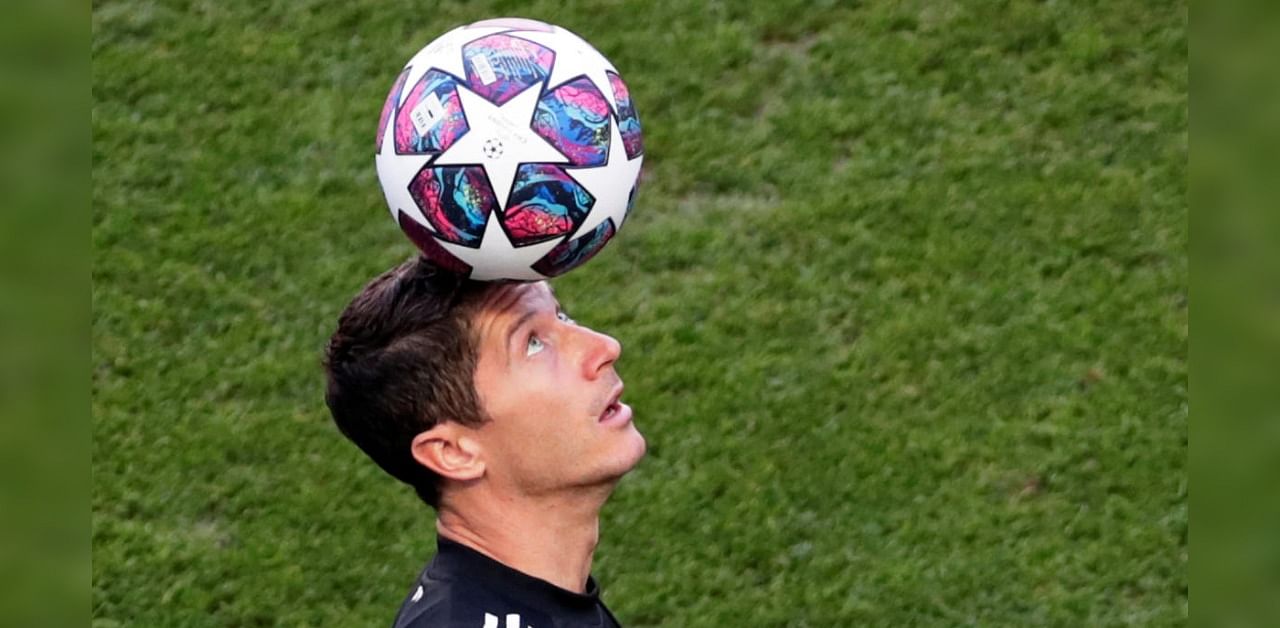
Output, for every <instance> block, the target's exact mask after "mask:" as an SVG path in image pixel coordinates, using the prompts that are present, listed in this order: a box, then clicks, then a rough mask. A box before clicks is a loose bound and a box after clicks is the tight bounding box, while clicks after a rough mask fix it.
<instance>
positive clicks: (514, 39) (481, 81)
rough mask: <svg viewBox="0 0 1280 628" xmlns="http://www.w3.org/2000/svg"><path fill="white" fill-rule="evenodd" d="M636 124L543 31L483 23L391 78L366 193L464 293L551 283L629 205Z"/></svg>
mask: <svg viewBox="0 0 1280 628" xmlns="http://www.w3.org/2000/svg"><path fill="white" fill-rule="evenodd" d="M643 155H644V147H643V144H642V142H641V138H640V119H639V118H638V117H637V116H636V111H635V106H634V105H633V104H632V102H631V96H630V94H629V92H628V91H627V85H626V83H623V82H622V77H621V76H619V75H618V71H617V70H616V69H615V68H614V67H613V65H612V64H610V63H609V61H608V60H607V59H605V58H604V56H603V55H601V54H600V53H599V52H597V51H596V50H595V48H592V47H591V45H590V44H588V43H587V42H586V41H583V40H582V39H581V38H579V37H578V36H577V35H574V34H573V33H571V32H569V31H567V30H565V29H563V28H559V27H557V26H552V25H550V24H544V23H542V22H538V21H534V20H526V19H518V18H505V19H497V20H485V21H482V22H476V23H474V24H469V25H466V26H462V27H459V28H455V29H454V30H451V31H449V32H448V33H445V34H444V35H442V36H441V37H440V38H438V39H436V40H435V41H433V42H431V43H430V44H427V46H426V47H425V48H423V49H422V50H420V51H419V52H418V53H417V54H416V55H414V56H413V58H412V59H410V60H409V63H408V64H406V65H405V67H404V70H402V71H401V72H400V75H399V77H398V78H397V79H396V81H395V84H394V85H392V87H391V93H390V94H388V95H387V100H386V103H385V104H384V105H383V107H382V118H381V120H380V121H379V122H378V138H377V157H376V159H375V162H376V165H377V169H378V180H379V181H380V182H381V184H382V191H383V193H384V194H386V197H387V205H388V207H389V208H390V210H391V215H392V217H393V218H394V219H395V220H396V222H397V224H399V225H400V228H401V229H402V230H403V231H404V232H405V234H406V235H408V236H409V239H410V240H412V241H413V243H414V244H415V245H416V246H417V247H418V248H419V249H420V250H421V251H422V253H423V255H425V256H426V257H427V259H429V260H431V261H432V262H433V263H435V264H436V265H437V266H439V267H441V268H444V269H447V270H450V271H453V272H456V273H459V274H463V275H467V276H469V277H471V278H473V279H478V280H495V279H513V280H521V281H531V280H538V279H543V278H546V277H554V276H556V275H560V274H563V273H565V272H568V271H569V270H571V269H573V268H575V267H577V266H579V265H581V264H583V263H585V262H586V261H587V260H589V259H591V258H592V257H593V256H595V254H596V253H599V252H600V249H601V248H603V247H604V245H605V244H607V243H608V242H609V240H611V239H612V238H613V237H614V236H615V235H616V234H617V233H618V230H619V229H620V228H621V227H622V223H623V222H624V221H625V220H626V217H627V213H628V212H629V211H630V209H631V206H632V203H633V202H634V201H635V192H636V184H637V183H638V180H639V176H640V164H641V162H642V161H643V160H644V157H643Z"/></svg>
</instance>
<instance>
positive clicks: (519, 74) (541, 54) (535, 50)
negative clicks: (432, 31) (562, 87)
mask: <svg viewBox="0 0 1280 628" xmlns="http://www.w3.org/2000/svg"><path fill="white" fill-rule="evenodd" d="M462 58H463V61H464V62H465V63H466V66H467V87H469V88H471V91H473V92H475V93H477V94H480V95H481V96H484V97H485V98H486V99H487V100H488V101H489V102H492V103H494V104H495V105H502V104H504V103H506V102H507V101H508V100H511V99H512V98H515V97H516V94H519V93H520V92H523V91H524V90H526V89H528V88H529V87H531V86H533V85H536V84H538V83H541V82H542V81H543V80H545V79H546V78H547V76H548V75H550V74H551V64H552V63H554V62H555V58H556V53H554V52H552V51H551V49H550V48H547V47H545V46H542V45H541V44H536V43H534V42H532V41H529V40H527V39H521V38H519V37H513V36H510V35H503V34H498V35H490V36H488V37H482V38H480V39H477V40H475V41H473V42H471V43H469V44H467V45H465V46H463V47H462Z"/></svg>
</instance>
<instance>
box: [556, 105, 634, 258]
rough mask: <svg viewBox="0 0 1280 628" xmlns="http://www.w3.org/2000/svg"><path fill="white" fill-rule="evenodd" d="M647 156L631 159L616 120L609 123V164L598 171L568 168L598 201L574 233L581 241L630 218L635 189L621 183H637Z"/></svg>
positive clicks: (566, 170)
mask: <svg viewBox="0 0 1280 628" xmlns="http://www.w3.org/2000/svg"><path fill="white" fill-rule="evenodd" d="M642 161H644V155H638V156H636V158H635V159H627V149H626V147H625V146H623V144H622V135H621V134H620V133H619V132H618V124H617V121H616V120H612V121H610V124H609V162H608V163H606V164H605V165H603V166H600V167H598V168H566V169H565V172H568V173H569V176H571V177H573V178H574V179H576V180H577V181H578V183H581V184H582V187H584V188H586V189H587V191H588V192H590V193H591V196H593V197H595V199H596V202H595V204H594V205H592V206H591V212H590V213H588V214H587V218H586V220H584V221H582V224H581V225H579V226H578V230H577V231H576V232H575V233H574V234H573V237H575V238H577V237H580V236H583V235H585V234H587V233H590V232H591V230H592V229H595V228H596V227H598V226H600V223H602V222H604V221H605V220H606V219H609V218H612V219H613V228H614V229H621V228H622V221H623V220H624V219H625V218H626V217H627V201H628V200H630V199H631V187H632V186H628V185H618V184H619V183H620V182H628V181H635V180H636V177H637V176H639V175H640V163H641V162H642Z"/></svg>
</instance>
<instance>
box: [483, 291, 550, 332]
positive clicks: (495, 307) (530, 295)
mask: <svg viewBox="0 0 1280 628" xmlns="http://www.w3.org/2000/svg"><path fill="white" fill-rule="evenodd" d="M542 302H548V303H552V304H554V303H555V302H556V298H555V292H554V291H553V290H552V289H551V285H550V284H548V283H547V282H545V281H536V282H532V283H509V284H502V285H499V286H497V287H496V288H495V289H494V290H492V291H490V293H489V295H488V296H486V298H485V299H484V300H483V301H482V302H481V303H480V308H479V312H477V318H478V319H479V321H480V323H481V324H482V325H485V326H487V325H489V324H492V323H494V322H496V321H498V320H501V319H504V318H508V317H513V316H519V315H520V314H521V313H523V312H524V311H525V310H528V309H530V308H535V307H538V305H539V304H540V303H542Z"/></svg>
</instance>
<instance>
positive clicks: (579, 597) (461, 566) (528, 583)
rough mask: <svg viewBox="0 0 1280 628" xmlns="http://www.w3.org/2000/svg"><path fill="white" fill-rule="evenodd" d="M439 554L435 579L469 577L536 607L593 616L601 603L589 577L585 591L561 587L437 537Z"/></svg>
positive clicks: (432, 573) (434, 566)
mask: <svg viewBox="0 0 1280 628" xmlns="http://www.w3.org/2000/svg"><path fill="white" fill-rule="evenodd" d="M436 546H437V550H438V551H437V553H436V557H435V559H433V560H432V561H431V566H430V567H429V568H428V571H427V573H428V575H429V576H430V577H431V578H433V579H435V578H439V579H452V580H466V581H472V582H478V583H481V585H482V586H484V587H485V588H489V589H491V590H494V591H495V592H498V593H500V594H502V595H503V596H505V597H509V598H512V599H514V600H516V601H518V602H520V603H522V604H526V605H528V606H531V607H533V608H536V609H542V610H545V611H548V612H555V613H570V614H584V616H586V617H594V616H595V615H596V613H597V611H596V606H597V605H598V604H600V587H599V585H597V584H596V580H595V578H593V577H591V576H588V577H587V587H586V592H585V593H575V592H573V591H569V590H568V589H562V588H560V587H558V586H556V585H554V584H551V583H550V582H547V581H546V580H543V579H541V578H535V577H534V576H531V575H529V574H526V573H524V572H522V571H518V570H516V569H512V568H511V567H508V566H507V565H504V564H503V563H500V562H498V561H496V560H494V559H492V558H490V557H488V556H486V555H484V554H482V553H480V552H479V551H476V550H475V549H472V548H470V547H467V546H466V545H463V544H461V543H457V542H455V541H451V540H449V539H446V538H444V537H442V536H441V537H437V541H436Z"/></svg>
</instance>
